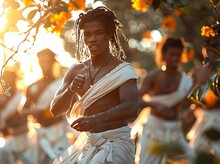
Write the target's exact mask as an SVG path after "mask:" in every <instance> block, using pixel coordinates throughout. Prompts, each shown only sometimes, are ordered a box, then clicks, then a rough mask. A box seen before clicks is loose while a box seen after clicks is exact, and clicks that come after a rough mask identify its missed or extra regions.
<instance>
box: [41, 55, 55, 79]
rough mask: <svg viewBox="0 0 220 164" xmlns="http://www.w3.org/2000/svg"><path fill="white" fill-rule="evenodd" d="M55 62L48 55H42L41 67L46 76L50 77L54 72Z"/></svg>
mask: <svg viewBox="0 0 220 164" xmlns="http://www.w3.org/2000/svg"><path fill="white" fill-rule="evenodd" d="M53 63H54V60H52V59H51V57H49V56H48V55H42V56H41V57H40V58H39V65H40V67H41V69H42V72H43V74H44V75H50V74H51V72H52V67H53Z"/></svg>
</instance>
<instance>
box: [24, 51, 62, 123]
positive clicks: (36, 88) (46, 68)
mask: <svg viewBox="0 0 220 164" xmlns="http://www.w3.org/2000/svg"><path fill="white" fill-rule="evenodd" d="M42 56H43V55H42ZM54 62H55V61H54V60H51V58H50V57H48V56H47V55H44V56H43V57H41V58H39V64H40V66H41V69H42V72H43V76H44V77H43V78H42V79H40V80H39V81H37V82H35V83H34V84H32V85H30V86H29V87H28V88H27V92H26V102H25V104H24V106H23V109H22V113H23V114H24V115H32V116H33V118H34V121H35V122H37V123H39V124H40V125H41V126H43V127H48V126H51V125H53V124H55V123H57V122H59V121H63V117H53V115H52V114H51V113H50V107H49V106H48V108H47V109H41V110H38V109H31V106H32V105H33V104H35V103H36V102H37V100H38V97H39V96H40V94H41V93H42V92H43V91H44V89H46V87H48V85H49V84H50V83H52V82H53V81H54V80H55V79H56V78H55V77H54V75H53V73H52V69H53V63H54Z"/></svg>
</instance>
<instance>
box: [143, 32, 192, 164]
mask: <svg viewBox="0 0 220 164" xmlns="http://www.w3.org/2000/svg"><path fill="white" fill-rule="evenodd" d="M183 47H184V45H183V41H182V40H181V39H180V38H176V37H171V36H168V37H164V39H163V40H162V41H161V43H160V44H159V45H158V48H157V56H156V57H157V58H156V61H157V62H158V64H160V65H163V66H164V67H162V68H164V69H157V70H154V71H152V72H149V73H148V74H147V76H146V77H145V78H144V80H143V82H142V84H141V87H140V89H139V92H140V96H141V102H140V107H141V108H145V107H148V106H149V104H150V106H151V108H150V114H149V115H148V117H147V118H146V119H147V122H146V124H145V125H144V127H143V133H142V136H141V139H140V144H141V151H140V164H158V163H162V164H165V163H166V162H167V160H174V161H175V160H177V161H181V160H186V161H191V160H192V158H193V157H194V152H193V151H192V150H191V149H190V148H189V146H188V143H187V141H186V140H185V137H184V134H183V131H182V128H181V121H180V119H179V110H180V108H181V105H182V104H183V103H184V101H185V99H186V96H187V94H188V93H189V91H190V89H191V87H192V79H191V78H189V77H188V76H186V75H185V74H183V73H182V72H180V71H179V64H180V62H181V57H182V52H183ZM172 146H173V148H174V150H173V151H172V148H171V147H172ZM158 148H159V149H158ZM164 148H167V149H165V151H164ZM175 148H176V150H175ZM155 150H157V151H155ZM178 150H181V151H179V153H178Z"/></svg>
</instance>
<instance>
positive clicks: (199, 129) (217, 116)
mask: <svg viewBox="0 0 220 164" xmlns="http://www.w3.org/2000/svg"><path fill="white" fill-rule="evenodd" d="M212 44H215V43H212ZM210 46H211V45H210ZM202 54H203V57H204V58H206V57H209V58H210V59H218V58H219V57H218V55H216V54H215V53H214V52H213V51H211V50H209V49H206V48H205V47H203V48H202ZM213 67H214V65H213V64H212V63H211V62H208V63H206V64H205V65H203V66H200V67H197V68H195V69H193V70H192V71H191V76H192V77H193V79H194V81H195V89H194V90H193V91H194V92H201V91H200V90H202V91H203V92H202V95H201V96H198V99H197V100H198V101H199V102H202V103H203V104H204V106H203V107H201V106H199V107H198V106H197V108H195V109H194V113H195V115H196V122H195V123H194V125H193V127H192V129H191V131H190V132H189V133H188V135H187V137H188V139H189V140H190V145H191V146H192V147H193V149H194V150H195V151H196V153H197V154H200V153H207V154H212V155H213V156H214V157H215V158H216V159H220V142H219V138H218V139H217V138H216V139H213V138H214V137H213V138H209V137H207V135H206V134H207V132H208V131H209V130H214V131H216V132H217V133H218V135H219V134H220V127H219V123H220V98H219V97H218V96H216V95H215V93H214V92H213V91H212V90H211V89H210V87H209V84H210V81H211V79H215V78H214V77H215V76H217V74H215V73H218V70H216V68H215V69H213ZM217 69H218V68H217ZM211 77H212V78H211ZM217 133H214V132H213V133H212V134H214V136H215V135H217ZM212 136H213V135H212ZM216 137H217V136H216Z"/></svg>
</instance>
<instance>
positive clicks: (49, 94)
mask: <svg viewBox="0 0 220 164" xmlns="http://www.w3.org/2000/svg"><path fill="white" fill-rule="evenodd" d="M61 83H62V79H57V80H55V81H53V82H52V83H51V84H49V85H48V86H47V87H46V88H45V89H44V91H43V92H42V93H41V95H40V96H39V98H38V100H37V103H36V104H35V106H34V109H35V110H46V109H48V108H49V107H50V103H51V101H52V99H53V98H54V95H55V93H56V91H57V90H58V88H59V87H60V85H61Z"/></svg>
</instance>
